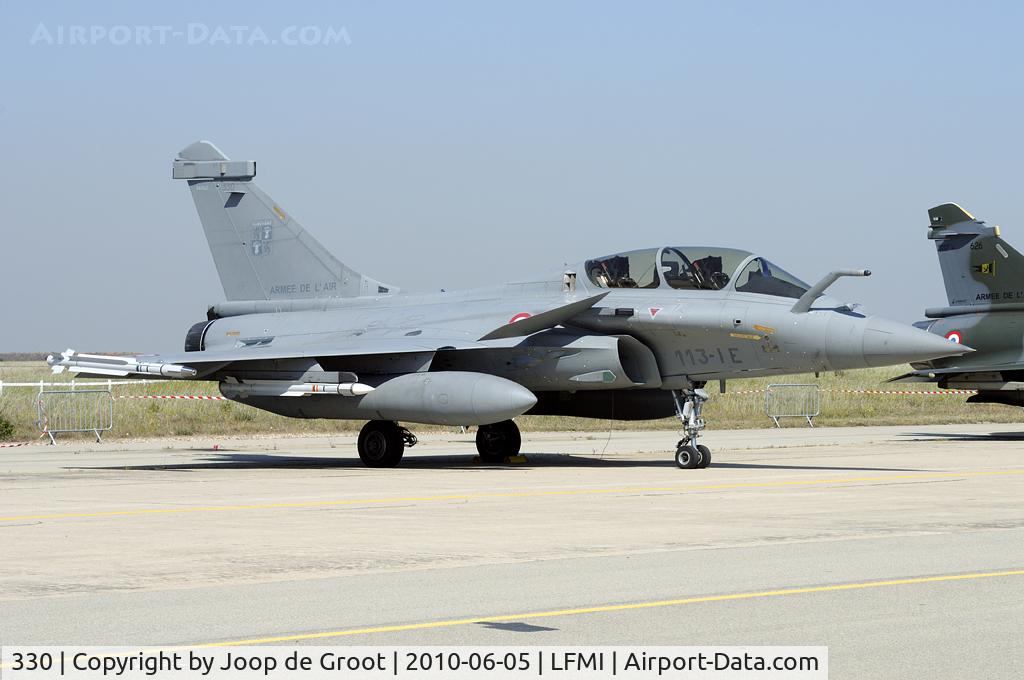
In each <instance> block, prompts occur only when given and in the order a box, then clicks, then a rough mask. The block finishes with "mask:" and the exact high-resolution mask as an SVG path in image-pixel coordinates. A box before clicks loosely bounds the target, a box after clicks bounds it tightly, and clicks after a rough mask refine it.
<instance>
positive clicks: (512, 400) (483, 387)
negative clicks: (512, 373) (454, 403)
mask: <svg viewBox="0 0 1024 680" xmlns="http://www.w3.org/2000/svg"><path fill="white" fill-rule="evenodd" d="M536 403H537V397H536V395H534V393H533V392H531V391H530V390H528V389H526V388H525V387H523V386H522V385H520V384H519V383H514V382H512V381H511V380H506V379H505V378H499V377H498V376H494V375H480V377H479V378H478V379H477V380H476V381H475V384H474V385H473V410H474V411H475V412H476V415H477V416H478V417H479V418H481V419H482V420H481V421H480V422H484V423H494V422H498V421H500V420H507V419H509V418H515V417H516V416H518V415H522V414H523V413H526V412H527V411H529V410H530V409H531V408H533V407H534V405H535V404H536Z"/></svg>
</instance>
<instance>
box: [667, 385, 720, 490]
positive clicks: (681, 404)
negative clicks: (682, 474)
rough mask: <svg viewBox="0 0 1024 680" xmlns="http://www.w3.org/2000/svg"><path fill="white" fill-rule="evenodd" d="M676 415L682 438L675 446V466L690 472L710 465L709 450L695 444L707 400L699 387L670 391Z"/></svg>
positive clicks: (702, 427) (701, 425) (706, 395)
mask: <svg viewBox="0 0 1024 680" xmlns="http://www.w3.org/2000/svg"><path fill="white" fill-rule="evenodd" d="M672 399H673V400H674V401H675V405H676V415H678V416H679V420H680V421H681V422H682V424H683V438H682V439H680V440H679V443H678V444H676V465H678V466H679V467H681V468H683V469H686V470H692V469H693V468H706V467H707V466H708V465H710V464H711V449H709V448H708V447H706V446H704V445H703V444H698V443H697V436H698V435H699V434H700V431H701V430H703V429H704V419H703V418H702V417H701V410H702V409H703V407H704V402H706V401H707V400H708V393H707V392H705V391H704V390H703V389H702V388H700V387H695V388H693V389H688V390H672Z"/></svg>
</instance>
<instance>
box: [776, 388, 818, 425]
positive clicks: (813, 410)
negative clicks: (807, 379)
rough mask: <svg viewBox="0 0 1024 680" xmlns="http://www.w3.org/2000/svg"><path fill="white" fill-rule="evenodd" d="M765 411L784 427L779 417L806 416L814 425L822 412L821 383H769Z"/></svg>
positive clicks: (809, 423)
mask: <svg viewBox="0 0 1024 680" xmlns="http://www.w3.org/2000/svg"><path fill="white" fill-rule="evenodd" d="M764 412H765V414H766V415H767V416H768V417H769V418H771V419H772V421H773V422H774V423H775V427H782V426H781V425H780V424H779V418H806V419H807V424H808V425H810V426H811V427H814V422H813V418H814V417H815V416H818V415H820V414H821V387H820V386H819V385H813V384H811V385H769V386H768V387H766V388H765V390H764Z"/></svg>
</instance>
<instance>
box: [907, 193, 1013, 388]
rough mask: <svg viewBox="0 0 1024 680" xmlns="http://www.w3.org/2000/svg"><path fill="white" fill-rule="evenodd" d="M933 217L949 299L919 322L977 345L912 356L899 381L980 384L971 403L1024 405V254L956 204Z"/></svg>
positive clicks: (950, 385) (944, 206)
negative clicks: (930, 356)
mask: <svg viewBox="0 0 1024 680" xmlns="http://www.w3.org/2000/svg"><path fill="white" fill-rule="evenodd" d="M928 220H929V224H928V238H929V239H930V240H932V241H935V249H936V252H937V253H938V257H939V268H940V269H941V270H942V279H943V282H944V283H945V288H946V299H947V301H948V304H947V306H945V307H931V308H929V309H926V310H925V316H926V317H927V320H926V321H920V322H918V323H917V324H915V325H916V326H918V327H919V328H922V329H924V330H927V331H929V332H931V333H934V334H936V335H938V336H941V337H944V338H947V339H949V340H951V341H953V342H960V343H965V344H968V345H970V346H971V347H972V348H974V350H975V351H974V352H971V353H970V354H968V355H966V356H963V357H956V358H952V357H951V358H944V359H938V360H935V361H922V362H915V363H913V364H912V365H913V367H914V369H915V370H914V372H913V373H908V374H907V375H904V376H900V377H899V378H896V379H895V380H901V381H911V382H918V381H920V382H936V383H938V385H939V387H941V388H943V389H962V390H977V394H974V395H972V396H971V397H969V398H968V399H967V401H968V403H995V404H1008V405H1011V406H1024V255H1021V254H1020V253H1019V252H1018V251H1017V250H1016V249H1015V248H1014V247H1013V246H1011V245H1010V244H1009V243H1007V242H1006V241H1005V240H1003V238H1002V234H1001V230H1000V228H999V227H998V226H989V225H987V224H985V222H983V221H982V220H979V219H976V218H975V217H974V216H973V215H971V214H970V213H969V212H967V211H966V210H964V209H963V208H961V207H960V206H958V205H957V204H956V203H943V204H942V205H938V206H935V207H934V208H932V209H931V210H929V211H928Z"/></svg>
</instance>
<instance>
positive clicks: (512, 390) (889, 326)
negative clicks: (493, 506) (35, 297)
mask: <svg viewBox="0 0 1024 680" xmlns="http://www.w3.org/2000/svg"><path fill="white" fill-rule="evenodd" d="M172 174H173V177H174V178H177V179H181V180H185V181H186V182H187V183H188V186H189V189H190V191H191V193H192V198H193V199H194V200H195V204H196V208H197V210H198V212H199V219H200V221H201V222H202V225H203V229H204V230H205V232H206V238H207V240H208V241H209V244H210V250H211V251H212V253H213V259H214V263H215V264H216V267H217V272H218V274H219V275H220V280H221V283H222V284H223V287H224V293H225V297H226V301H225V302H222V303H219V304H215V305H213V306H212V307H210V308H209V310H208V312H207V319H206V320H204V321H201V322H199V323H197V324H195V325H194V326H192V327H191V328H190V329H189V331H188V333H187V335H186V337H185V347H184V352H180V353H175V354H166V355H147V356H139V357H131V358H125V357H113V356H97V355H84V354H78V353H76V352H74V351H72V350H68V351H66V352H64V353H63V354H62V355H61V356H57V357H51V358H50V364H51V365H52V366H53V369H54V371H57V372H59V371H62V370H65V369H70V370H71V371H74V372H77V373H80V374H82V375H87V376H104V377H106V376H126V375H143V376H147V375H148V376H163V377H165V378H180V379H185V380H216V381H217V382H218V383H219V384H220V391H221V393H222V394H224V395H225V396H226V397H229V398H230V399H233V400H236V401H239V402H241V403H243V404H249V405H250V406H254V407H256V408H261V409H265V410H267V411H272V412H274V413H279V414H283V415H286V416H292V417H297V418H342V419H366V420H369V422H368V423H367V424H366V426H365V427H363V429H362V432H361V433H360V435H359V443H358V450H359V456H360V457H361V458H362V460H363V461H364V462H365V464H366V465H369V466H374V467H390V466H394V465H397V464H398V463H399V461H400V460H401V459H402V454H403V452H404V449H405V448H406V447H408V446H411V445H413V444H414V443H415V441H416V439H415V437H414V436H413V435H412V434H411V433H410V432H409V431H408V430H406V429H405V428H404V427H402V426H400V425H399V424H398V421H404V422H413V423H432V424H441V425H467V426H468V425H477V426H479V427H478V430H477V436H476V443H477V449H478V451H479V453H480V456H481V457H482V458H483V459H485V460H488V461H496V460H498V461H500V460H502V459H503V458H505V457H507V456H511V455H515V454H516V453H518V451H519V449H520V444H521V439H520V433H519V429H518V427H517V426H516V424H515V423H514V422H513V420H512V419H513V418H514V417H516V416H519V415H522V414H524V413H529V414H546V415H569V416H583V417H591V418H613V419H621V420H645V419H654V418H663V417H667V416H670V415H672V414H675V415H677V416H678V417H679V418H680V420H681V422H682V428H683V437H682V439H681V440H680V441H679V442H678V444H677V446H676V455H675V458H676V462H677V464H678V465H679V466H680V467H682V468H694V467H706V466H707V465H708V464H709V463H710V462H711V452H710V451H709V449H708V448H707V447H706V446H704V445H702V444H698V435H699V434H700V432H701V430H702V429H703V427H704V419H703V417H702V414H701V409H702V405H703V404H704V402H705V401H706V399H707V397H708V395H707V392H705V390H704V386H705V384H706V383H707V382H708V381H713V380H723V381H724V380H726V379H729V378H742V377H750V376H764V375H782V374H787V373H802V372H809V371H828V370H836V369H848V368H863V367H868V366H886V365H891V364H901V363H906V362H909V361H923V360H927V359H933V358H937V357H945V356H950V355H959V354H963V353H965V352H968V351H970V350H969V348H967V347H965V346H964V345H962V344H956V343H953V342H950V341H948V340H946V339H945V338H941V337H935V336H934V335H932V334H930V333H926V332H924V331H921V330H918V329H916V328H913V327H911V326H908V325H903V324H899V323H895V322H892V321H887V320H885V319H881V318H878V317H875V316H867V315H865V314H863V313H861V312H859V311H857V310H856V308H855V307H854V306H852V305H848V304H843V303H841V302H839V301H836V300H833V299H829V298H826V297H823V295H822V294H823V293H824V291H825V289H826V288H828V286H830V285H831V284H832V283H833V282H834V281H835V280H836V279H837V278H839V277H841V276H867V275H868V274H869V273H870V272H868V271H865V270H855V271H852V270H845V271H835V272H832V273H830V274H829V275H827V276H826V277H824V278H823V279H822V280H821V281H819V282H818V283H817V284H816V285H813V286H809V285H807V284H806V283H804V282H803V281H801V280H800V279H798V278H797V277H795V276H793V275H792V274H789V273H788V272H786V271H785V270H783V269H782V268H780V267H779V266H778V265H776V264H774V263H772V262H770V261H768V260H767V259H765V258H763V257H760V256H758V255H755V254H753V253H749V252H746V251H743V250H735V249H731V248H714V247H697V246H672V245H669V246H664V247H657V248H646V249H641V250H633V251H629V252H624V253H618V254H614V255H608V256H604V257H595V258H592V259H588V260H584V261H583V262H580V263H579V264H578V265H577V266H574V267H570V268H568V269H565V270H559V271H557V273H555V274H554V275H552V276H551V277H549V278H543V279H541V280H538V281H524V282H519V283H510V284H506V285H499V286H493V287H489V288H481V289H475V290H469V291H465V292H439V293H426V294H405V293H400V292H399V291H398V289H397V288H395V287H394V286H392V285H389V284H387V283H384V282H382V281H378V280H376V279H371V278H369V277H367V276H364V275H362V274H360V273H359V272H356V271H353V270H352V269H350V268H349V267H347V266H345V265H344V264H342V263H341V262H340V261H338V260H337V259H335V258H334V257H333V256H332V255H331V254H330V253H328V252H327V250H325V249H324V247H323V246H322V245H320V243H319V242H317V241H316V240H315V239H314V238H313V237H312V236H310V235H309V233H308V232H306V231H305V230H303V228H302V227H301V226H300V225H299V224H298V222H296V221H295V219H294V218H292V217H291V215H289V214H288V213H287V212H286V211H285V210H284V209H283V208H281V206H280V205H279V204H278V203H276V202H275V201H273V200H272V199H271V198H270V197H269V196H267V194H265V193H263V191H262V190H260V188H259V187H258V186H256V184H255V183H254V182H253V178H254V176H255V174H256V164H255V162H253V161H231V160H229V159H228V158H227V157H226V156H225V155H224V154H223V153H221V152H220V151H219V150H218V149H217V147H215V146H214V145H213V144H211V143H209V142H205V141H200V142H196V143H194V144H192V145H191V146H189V147H188V148H186V149H184V150H183V151H182V152H181V153H180V154H179V156H178V158H177V160H175V161H174V164H173V173H172Z"/></svg>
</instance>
